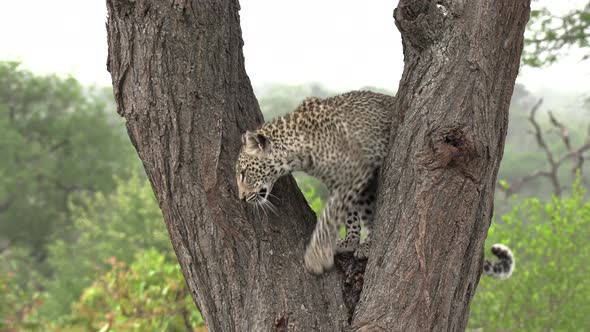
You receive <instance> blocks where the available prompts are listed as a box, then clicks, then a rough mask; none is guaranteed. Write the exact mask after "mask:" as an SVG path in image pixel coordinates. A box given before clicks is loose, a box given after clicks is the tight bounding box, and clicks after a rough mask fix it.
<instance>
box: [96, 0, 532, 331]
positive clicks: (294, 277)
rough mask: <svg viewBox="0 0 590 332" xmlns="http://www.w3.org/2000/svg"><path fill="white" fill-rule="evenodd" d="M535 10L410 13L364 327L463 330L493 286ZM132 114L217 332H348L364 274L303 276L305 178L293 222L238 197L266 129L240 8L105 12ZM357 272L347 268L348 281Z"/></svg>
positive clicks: (129, 7)
mask: <svg viewBox="0 0 590 332" xmlns="http://www.w3.org/2000/svg"><path fill="white" fill-rule="evenodd" d="M528 1H529V0H502V1H485V0H476V1H470V3H469V4H468V5H466V1H453V2H452V4H447V3H446V2H444V1H443V3H442V5H444V6H445V7H444V9H443V8H439V7H438V6H437V5H435V4H434V3H433V2H431V1H425V0H422V1H417V0H415V1H401V3H400V5H399V8H398V9H397V10H396V14H395V17H396V23H397V24H398V27H399V28H400V30H401V31H402V35H403V41H404V55H405V61H406V67H405V70H404V75H403V77H402V81H401V83H400V88H399V91H398V99H397V107H398V109H399V110H403V111H404V112H405V120H404V122H403V123H402V124H401V126H400V128H399V131H398V134H397V135H394V137H392V138H393V139H392V142H393V144H392V147H391V152H390V155H389V157H388V159H387V162H386V166H385V167H384V169H383V170H382V173H383V174H382V179H383V184H384V185H383V186H381V188H385V189H381V190H380V191H381V195H380V196H381V197H380V199H379V202H380V206H381V207H380V208H379V209H378V220H377V232H376V238H374V241H375V242H374V244H373V247H372V249H371V250H372V258H371V259H370V260H369V262H368V265H367V271H366V275H365V276H364V280H365V283H364V289H363V292H362V293H361V295H360V301H359V302H358V305H357V306H356V312H355V315H354V317H353V318H354V321H353V325H354V327H355V328H357V329H359V330H364V331H371V330H379V329H382V330H387V331H392V330H397V331H418V330H425V331H426V330H436V331H440V330H461V329H463V328H464V327H465V324H466V320H467V313H468V306H469V303H470V300H471V297H472V296H473V293H474V291H475V288H476V286H477V281H478V278H479V275H480V273H481V264H482V255H483V254H482V246H483V240H484V238H485V235H486V233H487V228H488V226H489V222H490V218H491V212H492V197H493V189H494V183H495V178H496V172H497V170H498V165H499V162H500V158H501V155H502V148H503V143H504V136H505V133H506V125H507V111H508V103H509V100H510V96H511V93H512V88H513V84H514V79H515V76H516V73H517V70H518V62H519V61H518V59H519V55H520V50H521V48H522V35H523V29H524V24H525V23H526V19H527V15H528ZM107 7H108V11H109V17H108V24H107V30H108V42H109V59H108V61H107V62H108V69H109V71H110V72H111V75H112V79H113V88H114V94H115V99H116V101H117V105H118V112H119V114H120V115H121V116H123V117H124V118H125V119H126V123H127V130H128V133H129V136H130V138H131V140H132V142H133V144H134V146H135V148H136V150H137V151H138V154H139V156H140V158H141V160H142V161H143V164H144V167H145V169H146V173H147V175H148V177H149V179H150V181H151V183H152V186H153V189H154V191H155V193H156V196H157V199H158V202H159V204H160V208H161V209H162V212H163V215H164V219H165V222H166V225H167V228H168V231H169V234H170V238H171V241H172V244H173V247H174V249H175V251H176V254H177V257H178V260H179V263H180V265H181V267H182V270H183V273H184V276H185V279H186V281H187V284H188V287H189V289H190V291H191V293H192V295H193V298H194V299H195V301H196V303H197V304H198V306H199V308H200V309H201V311H202V313H203V315H204V318H205V320H206V322H207V326H208V328H209V330H210V331H224V332H225V331H271V330H279V331H281V330H289V331H291V330H293V331H339V330H344V329H346V328H347V327H348V326H349V325H348V324H349V321H350V316H349V312H352V311H353V309H354V304H355V302H356V297H357V296H358V294H359V290H360V285H361V284H362V282H363V275H362V268H363V267H364V266H363V264H350V259H347V258H346V257H340V258H339V259H338V260H337V263H338V264H337V265H339V266H340V267H341V268H337V269H335V270H334V271H332V272H330V273H327V274H324V275H322V276H320V277H316V276H313V275H310V274H308V273H306V272H305V271H304V269H303V252H304V248H305V245H306V243H307V241H308V240H309V238H310V236H311V232H312V230H313V227H314V222H313V219H314V216H313V213H312V212H311V211H310V209H309V208H308V207H307V204H306V203H305V201H304V199H303V197H302V195H301V194H300V192H299V191H298V190H297V189H296V186H295V184H294V181H293V179H292V178H287V179H283V180H281V181H279V183H278V184H277V185H276V186H275V189H273V193H274V194H276V195H277V196H278V197H279V199H280V204H278V206H277V207H278V208H279V211H280V215H269V216H263V217H262V218H260V219H257V218H255V216H254V214H253V213H252V212H253V211H251V210H250V209H249V208H248V207H247V206H246V205H245V204H244V203H241V202H239V201H238V199H237V193H236V191H237V188H236V185H235V176H234V168H233V167H234V162H235V159H236V157H237V153H238V148H239V144H240V134H241V133H242V132H244V131H245V130H246V129H252V128H254V127H255V126H256V125H257V124H260V123H261V122H262V116H261V113H260V111H259V109H258V105H257V102H256V98H255V96H254V94H253V92H252V88H251V86H250V82H249V79H248V77H247V75H246V72H245V69H244V59H243V54H242V45H243V42H242V39H241V31H240V25H239V15H238V11H239V5H238V2H237V0H228V1H198V0H194V1H189V0H107ZM342 271H344V272H342Z"/></svg>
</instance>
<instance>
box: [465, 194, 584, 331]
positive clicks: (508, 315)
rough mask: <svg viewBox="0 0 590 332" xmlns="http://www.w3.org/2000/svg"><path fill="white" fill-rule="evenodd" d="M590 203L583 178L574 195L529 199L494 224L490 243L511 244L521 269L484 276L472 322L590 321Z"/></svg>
mask: <svg viewBox="0 0 590 332" xmlns="http://www.w3.org/2000/svg"><path fill="white" fill-rule="evenodd" d="M589 237H590V202H588V201H586V200H585V197H584V190H583V189H582V188H581V187H580V185H579V183H576V184H575V185H574V189H573V193H572V196H571V197H566V198H561V199H559V198H556V197H554V198H553V199H552V200H551V201H550V202H549V203H542V202H541V201H539V200H538V199H534V198H531V199H527V200H525V201H524V202H523V203H522V205H520V206H516V207H514V209H513V210H512V212H510V213H508V214H506V215H504V216H503V217H502V222H501V223H495V224H493V225H492V227H491V228H490V232H489V234H488V240H487V242H486V248H489V247H490V246H491V245H492V244H493V243H498V242H500V243H506V244H508V245H509V246H510V247H511V248H512V249H513V251H514V254H515V257H516V259H517V261H516V270H515V272H514V274H513V275H512V277H511V278H510V279H508V280H505V281H497V280H492V279H490V278H482V279H481V281H480V285H479V287H478V289H477V293H476V296H475V299H474V301H473V303H472V305H471V315H470V320H469V325H470V327H472V328H479V327H483V329H484V331H583V330H585V329H586V328H587V327H588V326H590V316H588V314H587V313H588V312H590V302H589V301H588V297H589V296H590V282H588V275H590V268H589V266H588V262H589V261H590V242H588V238H589Z"/></svg>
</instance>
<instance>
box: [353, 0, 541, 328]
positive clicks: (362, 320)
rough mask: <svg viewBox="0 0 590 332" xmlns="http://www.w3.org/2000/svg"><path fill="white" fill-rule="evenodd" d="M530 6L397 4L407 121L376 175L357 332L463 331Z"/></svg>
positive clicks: (518, 0) (478, 1)
mask: <svg viewBox="0 0 590 332" xmlns="http://www.w3.org/2000/svg"><path fill="white" fill-rule="evenodd" d="M529 4H530V1H529V0H502V1H488V0H473V1H437V3H435V2H434V1H426V0H424V1H418V0H412V1H410V0H408V1H404V0H402V1H400V3H399V6H398V8H397V9H396V10H395V12H394V17H395V21H396V25H397V26H398V28H399V30H400V31H401V33H402V40H403V47H404V59H405V60H404V61H405V69H404V73H403V77H402V79H401V81H400V86H399V90H398V94H397V100H396V102H397V107H398V109H400V110H403V111H404V120H403V121H402V123H401V124H400V126H399V128H398V130H397V131H396V132H395V133H393V137H392V142H393V143H392V144H391V148H390V151H389V155H388V157H387V158H386V161H385V166H384V167H383V169H382V178H381V179H382V182H381V184H380V190H379V195H378V196H379V202H378V209H377V220H378V224H377V226H376V231H375V232H376V237H375V238H374V241H375V242H374V245H373V246H372V248H371V252H370V259H369V262H368V265H367V269H366V272H365V286H364V289H363V292H362V295H361V299H360V301H359V303H358V304H357V308H356V312H355V316H354V319H353V325H354V326H356V327H358V328H362V327H367V328H368V327H371V328H372V329H377V328H379V327H380V328H383V329H384V330H386V331H461V330H464V329H465V327H466V325H467V318H468V313H469V304H470V302H471V299H472V297H473V295H474V293H475V289H476V287H477V284H478V281H479V276H480V274H481V270H482V258H483V243H484V240H485V238H486V234H487V230H488V227H489V224H490V220H491V217H492V212H493V196H494V188H495V183H496V175H497V172H498V168H499V164H500V160H501V158H502V153H503V148H504V139H505V136H506V130H507V125H508V107H509V103H510V98H511V96H512V91H513V87H514V80H515V78H516V75H517V73H518V68H519V58H520V54H521V50H522V45H523V32H524V27H525V24H526V22H527V20H528V15H529ZM500 287H501V286H500ZM372 329H369V330H372Z"/></svg>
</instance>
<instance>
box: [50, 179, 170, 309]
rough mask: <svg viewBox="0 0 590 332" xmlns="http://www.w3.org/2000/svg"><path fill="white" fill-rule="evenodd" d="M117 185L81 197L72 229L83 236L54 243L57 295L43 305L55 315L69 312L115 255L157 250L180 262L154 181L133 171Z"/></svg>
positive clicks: (74, 210)
mask: <svg viewBox="0 0 590 332" xmlns="http://www.w3.org/2000/svg"><path fill="white" fill-rule="evenodd" d="M115 183H116V184H117V189H116V190H115V191H114V192H113V193H111V194H108V195H105V194H102V193H96V194H82V195H79V196H77V197H76V199H75V201H76V203H75V204H71V206H70V210H71V213H72V220H73V224H72V226H71V228H72V229H71V233H75V234H78V237H77V239H75V240H73V241H68V242H66V241H63V240H56V241H55V242H54V243H52V244H51V245H50V246H49V253H50V255H49V258H48V263H49V265H50V266H51V268H52V270H53V271H55V272H54V274H53V277H52V278H51V280H49V281H47V282H46V284H45V287H46V288H47V290H48V292H49V293H51V295H52V296H51V297H50V299H48V301H47V303H46V304H45V305H44V306H43V308H42V309H43V311H44V313H45V314H47V315H48V316H49V317H58V316H60V315H63V314H64V313H66V312H67V311H68V310H69V307H70V304H71V303H72V302H74V301H75V300H76V299H77V298H78V297H79V296H80V294H81V292H82V290H83V289H84V288H85V287H87V286H88V285H90V284H91V283H92V281H93V280H94V277H95V275H96V273H101V272H102V271H106V269H107V268H108V267H109V265H108V259H109V258H110V257H117V258H118V259H119V260H120V261H122V262H126V263H130V262H131V261H132V260H133V258H134V255H135V253H137V252H141V251H143V250H147V249H152V248H153V249H155V250H157V251H158V252H160V253H162V254H163V255H165V256H166V257H167V258H168V260H169V261H174V258H173V252H172V247H171V245H170V240H169V238H168V234H167V232H166V228H165V225H164V222H163V219H162V214H161V212H160V209H159V207H158V204H157V202H156V200H155V197H154V194H153V191H152V188H151V186H150V184H149V182H148V181H147V180H146V179H144V178H140V177H139V176H138V175H133V176H132V177H131V178H130V179H129V180H127V181H122V180H118V179H115Z"/></svg>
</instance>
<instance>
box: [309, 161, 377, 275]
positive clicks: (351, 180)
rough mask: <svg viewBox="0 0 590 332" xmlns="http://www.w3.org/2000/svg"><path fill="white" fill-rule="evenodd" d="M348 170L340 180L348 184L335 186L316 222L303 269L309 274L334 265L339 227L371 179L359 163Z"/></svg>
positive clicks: (370, 170) (366, 169)
mask: <svg viewBox="0 0 590 332" xmlns="http://www.w3.org/2000/svg"><path fill="white" fill-rule="evenodd" d="M349 166H352V165H350V164H349ZM349 170H350V171H351V172H350V173H349V176H346V177H344V178H346V179H347V180H348V181H347V182H346V183H342V184H339V185H338V186H336V188H335V189H334V190H333V191H332V196H330V199H329V200H328V204H327V205H326V207H325V208H324V210H323V211H322V214H321V215H320V218H319V219H318V222H317V224H316V228H315V230H314V232H313V234H312V236H311V242H310V244H309V245H308V246H307V249H306V251H305V256H304V261H305V267H306V269H307V270H308V271H310V272H312V273H315V274H321V273H322V272H324V271H327V270H329V269H330V268H331V267H332V266H333V265H334V252H335V249H336V243H337V240H338V239H339V238H340V236H339V232H338V230H339V227H340V225H341V224H343V223H344V222H345V221H346V218H347V214H348V211H350V209H351V208H352V206H353V204H354V203H353V202H355V201H356V200H357V198H358V195H359V193H361V192H363V190H364V189H365V188H366V187H367V184H368V183H369V180H370V179H371V175H372V169H370V168H369V167H366V166H365V165H362V164H361V163H358V164H357V167H350V168H349Z"/></svg>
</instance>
